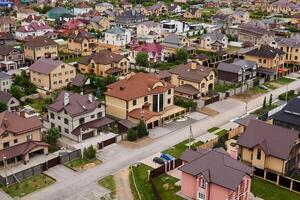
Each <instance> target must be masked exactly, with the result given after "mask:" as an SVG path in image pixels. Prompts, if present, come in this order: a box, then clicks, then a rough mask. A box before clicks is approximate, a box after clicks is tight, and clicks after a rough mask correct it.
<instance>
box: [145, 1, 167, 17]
mask: <svg viewBox="0 0 300 200" xmlns="http://www.w3.org/2000/svg"><path fill="white" fill-rule="evenodd" d="M147 10H148V14H149V15H154V16H159V15H161V14H166V13H168V6H167V5H166V4H165V3H164V2H161V1H159V2H157V3H156V4H154V5H152V6H150V7H148V9H147Z"/></svg>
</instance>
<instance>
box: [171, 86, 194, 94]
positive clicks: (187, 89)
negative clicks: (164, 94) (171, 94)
mask: <svg viewBox="0 0 300 200" xmlns="http://www.w3.org/2000/svg"><path fill="white" fill-rule="evenodd" d="M174 90H175V92H179V93H183V94H187V95H196V94H199V93H200V92H199V90H197V89H196V88H195V87H194V86H192V85H190V84H184V85H180V86H177V87H176V88H175V89H174Z"/></svg>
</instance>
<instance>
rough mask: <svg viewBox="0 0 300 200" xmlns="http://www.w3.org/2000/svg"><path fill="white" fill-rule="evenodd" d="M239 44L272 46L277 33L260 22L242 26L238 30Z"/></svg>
mask: <svg viewBox="0 0 300 200" xmlns="http://www.w3.org/2000/svg"><path fill="white" fill-rule="evenodd" d="M237 37H238V41H239V42H251V43H252V44H254V45H263V44H270V42H271V41H272V40H273V39H274V37H275V33H274V32H272V31H270V30H269V28H268V27H266V26H265V25H264V24H261V23H259V22H257V21H256V22H255V21H254V22H249V23H245V24H241V25H240V26H239V28H238V30H237Z"/></svg>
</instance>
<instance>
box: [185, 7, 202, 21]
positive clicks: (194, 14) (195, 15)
mask: <svg viewBox="0 0 300 200" xmlns="http://www.w3.org/2000/svg"><path fill="white" fill-rule="evenodd" d="M201 15H202V10H201V9H200V8H196V7H190V8H188V9H187V10H186V11H185V12H184V13H183V17H184V18H186V19H200V18H201Z"/></svg>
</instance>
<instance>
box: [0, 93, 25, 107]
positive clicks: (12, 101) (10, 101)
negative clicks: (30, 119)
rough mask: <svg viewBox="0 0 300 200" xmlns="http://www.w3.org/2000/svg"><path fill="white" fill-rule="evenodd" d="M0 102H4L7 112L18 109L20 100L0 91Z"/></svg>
mask: <svg viewBox="0 0 300 200" xmlns="http://www.w3.org/2000/svg"><path fill="white" fill-rule="evenodd" d="M0 102H2V103H4V104H5V105H6V107H7V111H9V112H17V111H19V107H20V102H19V100H18V99H16V98H15V97H13V96H12V95H11V94H10V93H8V92H2V91H0Z"/></svg>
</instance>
